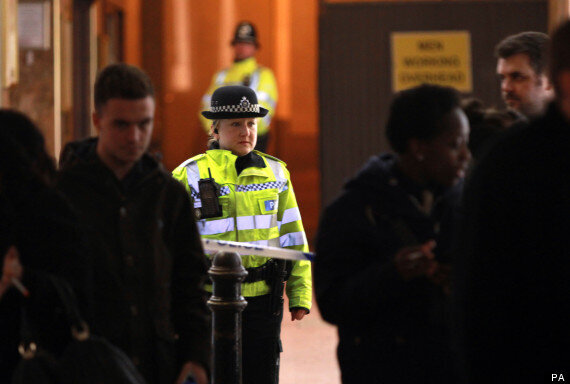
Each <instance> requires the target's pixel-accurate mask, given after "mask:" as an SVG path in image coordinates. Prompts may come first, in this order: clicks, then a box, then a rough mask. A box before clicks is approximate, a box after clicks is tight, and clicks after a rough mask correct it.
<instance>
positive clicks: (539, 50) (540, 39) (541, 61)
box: [495, 31, 549, 75]
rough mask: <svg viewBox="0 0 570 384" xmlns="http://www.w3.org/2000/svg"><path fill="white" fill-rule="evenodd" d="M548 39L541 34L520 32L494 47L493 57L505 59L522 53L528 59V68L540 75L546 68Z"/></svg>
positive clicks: (544, 34)
mask: <svg viewBox="0 0 570 384" xmlns="http://www.w3.org/2000/svg"><path fill="white" fill-rule="evenodd" d="M548 41H549V37H548V35H547V34H546V33H542V32H532V31H528V32H521V33H518V34H516V35H511V36H507V37H506V38H505V39H503V40H502V41H501V42H500V43H499V44H497V46H496V47H495V57H496V58H498V59H507V58H509V57H511V56H513V55H516V54H519V53H524V54H525V55H527V56H528V57H529V60H530V66H531V67H532V69H533V70H534V73H536V74H537V75H542V73H543V72H544V70H545V67H546V50H547V47H548Z"/></svg>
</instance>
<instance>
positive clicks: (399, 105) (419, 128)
mask: <svg viewBox="0 0 570 384" xmlns="http://www.w3.org/2000/svg"><path fill="white" fill-rule="evenodd" d="M459 107H460V99H459V94H458V92H457V91H456V90H455V89H453V88H449V87H442V86H439V85H427V84H424V85H420V86H419V87H415V88H410V89H407V90H405V91H402V92H400V93H398V94H397V95H396V97H395V98H394V100H393V101H392V105H391V106H390V115H389V117H388V122H387V123H386V137H387V138H388V141H389V142H390V146H391V147H392V149H394V151H396V152H398V153H404V152H406V151H407V149H408V142H409V140H410V139H412V138H416V139H419V140H430V139H433V138H434V137H436V136H437V135H439V133H440V132H441V129H442V126H441V124H440V122H441V120H442V118H443V117H444V116H445V115H446V114H448V113H449V112H451V111H452V110H453V109H455V108H459Z"/></svg>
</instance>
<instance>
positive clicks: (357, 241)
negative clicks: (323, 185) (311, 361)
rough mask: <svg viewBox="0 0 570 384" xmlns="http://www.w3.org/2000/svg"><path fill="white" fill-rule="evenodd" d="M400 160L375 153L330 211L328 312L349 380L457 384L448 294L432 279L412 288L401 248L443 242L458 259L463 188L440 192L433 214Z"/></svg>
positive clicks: (326, 222)
mask: <svg viewBox="0 0 570 384" xmlns="http://www.w3.org/2000/svg"><path fill="white" fill-rule="evenodd" d="M395 163H396V162H395V158H394V157H393V156H391V155H383V156H379V157H374V158H372V159H371V160H370V162H369V163H368V164H367V165H366V166H365V167H364V168H363V170H362V171H361V172H360V173H359V174H358V175H357V176H356V177H355V178H354V179H353V180H351V181H349V182H348V183H347V184H346V186H345V190H344V192H343V193H342V195H341V196H340V197H339V198H337V199H336V201H334V202H333V203H332V204H331V205H330V206H329V207H327V208H326V210H325V212H324V214H323V215H322V218H321V223H320V227H319V233H318V237H317V257H316V260H315V265H314V281H315V287H316V295H317V303H318V306H319V309H320V311H321V313H322V316H323V318H324V319H325V320H327V321H328V322H331V323H333V324H336V325H337V326H338V332H339V339H340V341H339V346H338V358H339V363H340V367H341V371H342V379H343V383H448V382H449V383H451V382H453V378H452V374H451V372H452V371H453V362H452V360H451V358H450V351H449V348H448V336H447V334H448V326H447V312H446V309H447V297H446V295H445V294H444V292H443V290H442V288H441V287H440V286H437V285H435V284H434V283H432V282H430V281H429V280H428V279H427V278H424V277H422V278H416V279H412V280H410V281H409V282H405V281H404V280H403V279H402V278H401V277H400V275H399V274H398V272H397V271H396V268H395V265H394V263H393V259H394V256H395V255H396V253H397V251H398V250H399V249H401V248H402V247H404V246H410V245H418V244H421V243H424V242H426V241H428V240H430V239H435V240H436V242H437V247H436V248H435V250H434V253H435V254H436V257H437V259H438V260H439V261H440V262H441V263H450V262H451V260H450V253H451V248H452V240H453V237H454V233H453V232H454V224H453V223H454V221H456V220H457V217H456V216H457V210H456V207H457V205H458V202H459V197H460V191H461V185H457V186H455V187H452V188H450V189H448V190H440V191H437V192H436V193H435V199H434V205H433V208H432V209H431V213H430V214H429V215H428V214H426V213H424V212H423V211H422V210H420V209H419V207H418V200H420V199H421V197H420V196H421V188H419V186H417V185H415V184H414V183H413V182H412V181H411V180H409V179H407V178H406V177H405V176H404V175H402V174H401V173H400V172H398V171H397V169H396V168H395Z"/></svg>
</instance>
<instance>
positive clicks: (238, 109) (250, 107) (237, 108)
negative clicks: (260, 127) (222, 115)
mask: <svg viewBox="0 0 570 384" xmlns="http://www.w3.org/2000/svg"><path fill="white" fill-rule="evenodd" d="M210 112H214V113H218V112H232V113H243V112H254V113H259V104H249V103H248V104H247V106H244V105H241V104H239V105H222V106H219V107H210Z"/></svg>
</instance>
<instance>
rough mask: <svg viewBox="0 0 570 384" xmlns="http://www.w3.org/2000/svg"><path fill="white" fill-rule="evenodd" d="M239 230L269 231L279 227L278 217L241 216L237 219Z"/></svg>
mask: <svg viewBox="0 0 570 384" xmlns="http://www.w3.org/2000/svg"><path fill="white" fill-rule="evenodd" d="M236 222H237V229H238V230H246V229H269V228H273V227H277V215H255V216H240V217H237V218H236Z"/></svg>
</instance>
